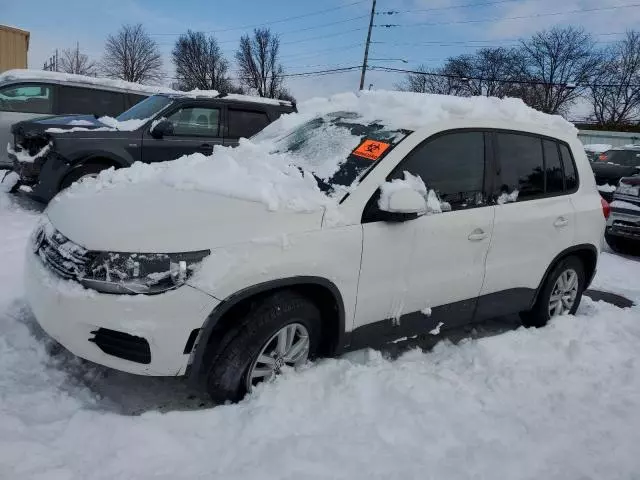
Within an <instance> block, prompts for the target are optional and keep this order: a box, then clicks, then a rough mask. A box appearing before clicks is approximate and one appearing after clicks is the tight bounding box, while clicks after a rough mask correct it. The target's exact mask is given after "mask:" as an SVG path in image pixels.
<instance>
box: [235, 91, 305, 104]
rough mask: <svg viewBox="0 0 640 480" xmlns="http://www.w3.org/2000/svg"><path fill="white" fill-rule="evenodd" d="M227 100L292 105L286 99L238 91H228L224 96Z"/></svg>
mask: <svg viewBox="0 0 640 480" xmlns="http://www.w3.org/2000/svg"><path fill="white" fill-rule="evenodd" d="M224 98H228V99H229V100H242V101H245V102H255V103H265V104H267V105H293V104H292V103H291V102H289V101H288V100H278V99H275V98H264V97H258V96H255V95H241V94H239V93H229V94H227V95H225V96H224Z"/></svg>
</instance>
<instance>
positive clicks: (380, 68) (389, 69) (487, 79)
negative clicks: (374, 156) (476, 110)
mask: <svg viewBox="0 0 640 480" xmlns="http://www.w3.org/2000/svg"><path fill="white" fill-rule="evenodd" d="M369 68H371V69H372V70H377V71H380V72H392V73H411V74H417V75H425V76H429V77H442V78H450V79H452V80H460V81H463V82H466V81H469V80H476V81H484V82H497V83H511V84H516V85H546V86H551V87H571V88H576V87H605V88H616V87H620V86H622V85H619V84H613V83H587V84H578V83H573V84H567V83H549V82H544V81H541V80H506V79H500V78H491V77H463V76H460V75H450V74H445V73H435V72H423V71H420V70H408V69H404V68H393V67H383V66H371V67H369ZM624 86H625V87H635V88H640V85H624Z"/></svg>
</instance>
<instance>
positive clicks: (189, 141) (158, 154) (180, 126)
mask: <svg viewBox="0 0 640 480" xmlns="http://www.w3.org/2000/svg"><path fill="white" fill-rule="evenodd" d="M221 113H222V109H221V107H220V106H217V105H213V104H206V103H195V104H183V105H180V106H179V107H177V108H175V109H174V110H172V111H171V112H168V113H167V115H166V118H167V120H168V121H169V122H171V123H172V125H173V133H172V134H168V135H165V136H164V137H162V138H154V137H153V136H152V135H151V133H150V131H149V130H147V131H146V132H145V133H144V135H143V141H142V160H143V161H144V162H164V161H166V160H175V159H177V158H180V157H181V156H183V155H190V154H192V153H202V154H204V155H211V154H212V153H213V147H214V146H215V145H222V144H223V135H222V133H221V128H220V118H221Z"/></svg>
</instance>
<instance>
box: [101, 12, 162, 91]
mask: <svg viewBox="0 0 640 480" xmlns="http://www.w3.org/2000/svg"><path fill="white" fill-rule="evenodd" d="M102 71H103V73H104V74H105V75H106V76H108V77H111V78H120V79H122V80H127V81H129V82H157V81H159V80H161V79H162V78H163V76H164V75H163V72H162V56H161V55H160V50H159V49H158V45H157V44H156V42H154V41H153V40H152V39H151V37H150V36H149V34H148V33H147V32H146V31H145V29H144V27H143V26H142V24H140V23H139V24H137V25H123V26H122V28H121V29H120V31H118V33H116V34H115V35H109V36H108V37H107V43H106V45H105V54H104V58H103V60H102Z"/></svg>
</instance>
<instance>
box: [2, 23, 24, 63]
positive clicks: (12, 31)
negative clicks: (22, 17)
mask: <svg viewBox="0 0 640 480" xmlns="http://www.w3.org/2000/svg"><path fill="white" fill-rule="evenodd" d="M28 51H29V32H26V31H24V30H20V29H19V28H15V27H8V26H5V25H0V73H2V72H4V71H5V70H11V69H12V68H27V52H28Z"/></svg>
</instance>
